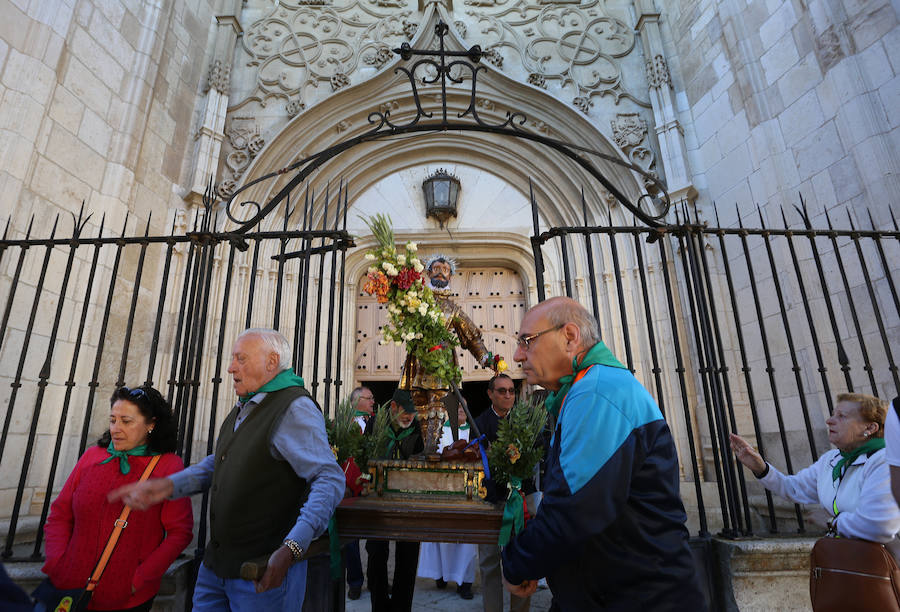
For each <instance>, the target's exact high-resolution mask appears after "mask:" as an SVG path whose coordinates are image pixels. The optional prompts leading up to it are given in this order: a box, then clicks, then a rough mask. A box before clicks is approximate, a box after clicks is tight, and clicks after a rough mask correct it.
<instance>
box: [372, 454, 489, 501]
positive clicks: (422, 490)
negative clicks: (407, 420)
mask: <svg viewBox="0 0 900 612" xmlns="http://www.w3.org/2000/svg"><path fill="white" fill-rule="evenodd" d="M369 473H370V474H371V475H372V483H373V486H374V490H375V493H376V494H377V495H378V497H395V498H396V497H400V498H410V499H441V500H442V501H459V502H475V503H484V502H483V501H482V500H481V499H480V498H479V497H478V489H479V488H480V487H481V483H482V481H483V480H484V469H483V468H482V466H481V464H480V463H475V462H462V461H440V462H437V463H431V462H428V461H424V460H413V459H380V460H374V461H370V462H369Z"/></svg>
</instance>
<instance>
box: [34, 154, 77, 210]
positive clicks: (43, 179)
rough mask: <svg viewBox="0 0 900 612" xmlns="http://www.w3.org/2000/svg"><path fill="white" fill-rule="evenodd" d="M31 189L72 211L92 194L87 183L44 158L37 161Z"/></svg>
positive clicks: (41, 157)
mask: <svg viewBox="0 0 900 612" xmlns="http://www.w3.org/2000/svg"><path fill="white" fill-rule="evenodd" d="M31 187H32V189H33V190H34V192H35V193H36V194H38V195H40V196H42V197H44V198H46V199H47V200H49V201H51V202H58V203H59V204H60V205H61V206H69V207H71V209H72V210H74V209H75V208H77V206H79V205H80V204H81V201H82V200H87V199H88V198H89V196H90V193H91V188H90V186H89V185H88V184H87V183H85V182H84V181H82V180H80V179H79V178H77V177H76V176H74V175H73V174H71V173H69V172H67V171H66V170H64V169H63V168H61V167H60V166H58V165H56V164H55V163H53V162H51V161H50V160H48V159H47V158H46V157H43V156H40V157H38V159H37V164H36V166H35V170H34V176H33V178H32V181H31Z"/></svg>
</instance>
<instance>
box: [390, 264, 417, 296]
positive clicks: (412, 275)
mask: <svg viewBox="0 0 900 612" xmlns="http://www.w3.org/2000/svg"><path fill="white" fill-rule="evenodd" d="M420 278H422V275H421V274H419V273H418V272H416V271H415V270H414V269H413V268H403V269H402V270H400V274H398V275H397V276H395V277H394V279H393V283H394V284H395V285H397V287H399V288H400V289H402V290H404V291H406V290H407V289H409V288H410V287H412V286H413V284H414V283H415V282H416V281H418V280H419V279H420Z"/></svg>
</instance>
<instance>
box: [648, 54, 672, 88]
mask: <svg viewBox="0 0 900 612" xmlns="http://www.w3.org/2000/svg"><path fill="white" fill-rule="evenodd" d="M645 68H646V71H647V83H648V84H649V85H650V87H653V88H654V89H658V88H660V87H662V86H663V85H671V84H672V78H671V76H670V75H669V66H668V64H667V63H666V58H664V57H663V56H662V55H656V56H655V57H654V58H653V59H652V60H651V59H648V60H647V63H646V65H645Z"/></svg>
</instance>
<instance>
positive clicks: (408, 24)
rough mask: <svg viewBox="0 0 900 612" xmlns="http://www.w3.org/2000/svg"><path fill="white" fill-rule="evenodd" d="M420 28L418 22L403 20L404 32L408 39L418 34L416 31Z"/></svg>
mask: <svg viewBox="0 0 900 612" xmlns="http://www.w3.org/2000/svg"><path fill="white" fill-rule="evenodd" d="M418 29H419V24H418V23H413V22H412V21H406V20H405V19H404V20H403V33H404V34H405V35H406V38H407V40H412V39H413V36H415V35H416V31H417V30H418Z"/></svg>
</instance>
